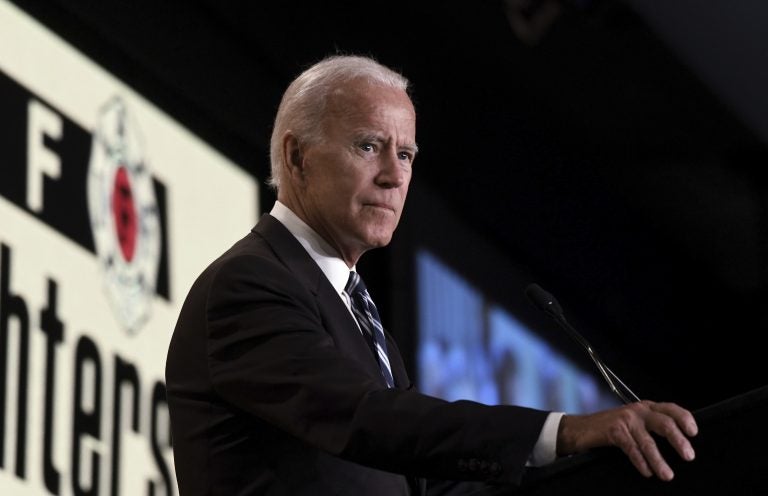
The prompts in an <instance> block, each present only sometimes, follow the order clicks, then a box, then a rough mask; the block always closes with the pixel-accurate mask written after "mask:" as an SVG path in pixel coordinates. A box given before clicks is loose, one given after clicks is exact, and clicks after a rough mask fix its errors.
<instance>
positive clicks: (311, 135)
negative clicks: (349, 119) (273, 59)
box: [267, 55, 410, 189]
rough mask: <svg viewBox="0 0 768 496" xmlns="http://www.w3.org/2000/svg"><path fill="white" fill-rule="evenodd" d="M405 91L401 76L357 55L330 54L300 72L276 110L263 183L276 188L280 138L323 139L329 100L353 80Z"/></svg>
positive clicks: (279, 174)
mask: <svg viewBox="0 0 768 496" xmlns="http://www.w3.org/2000/svg"><path fill="white" fill-rule="evenodd" d="M360 78H362V79H365V80H367V81H368V82H369V83H371V84H374V85H377V86H384V87H390V88H395V89H400V90H403V91H408V89H409V86H410V82H409V81H408V79H406V78H405V77H404V76H403V75H401V74H399V73H397V72H395V71H394V70H392V69H390V68H388V67H386V66H383V65H381V64H380V63H378V62H377V61H376V60H374V59H372V58H370V57H365V56H359V55H333V56H330V57H327V58H325V59H323V60H321V61H320V62H318V63H316V64H314V65H312V66H311V67H310V68H309V69H307V70H305V71H304V72H302V73H301V74H300V75H299V76H298V77H297V78H296V79H294V80H293V82H292V83H291V84H290V86H288V89H286V90H285V93H284V94H283V98H282V100H281V101H280V107H279V108H278V109H277V115H276V116H275V123H274V126H273V128H272V138H271V141H270V163H271V167H272V174H271V177H270V178H269V180H268V181H267V184H269V185H270V186H272V187H273V188H275V189H278V188H279V187H280V182H281V180H282V176H283V170H284V167H285V162H284V158H283V151H282V140H283V136H284V135H285V133H286V132H287V131H291V132H292V133H293V135H294V136H296V138H297V139H298V140H299V142H300V143H317V142H318V141H320V140H321V139H322V137H323V134H322V133H323V129H322V124H323V119H324V118H325V114H326V110H327V105H328V100H329V97H330V96H331V95H332V94H333V93H334V92H336V91H338V89H339V87H340V86H342V85H344V84H345V83H348V82H349V81H352V80H354V79H360Z"/></svg>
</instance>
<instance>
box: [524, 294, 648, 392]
mask: <svg viewBox="0 0 768 496" xmlns="http://www.w3.org/2000/svg"><path fill="white" fill-rule="evenodd" d="M525 296H527V297H528V300H529V301H530V302H531V303H533V305H534V306H535V307H536V308H538V309H539V310H541V311H543V312H544V313H546V314H547V315H549V316H550V317H551V318H552V319H553V320H554V321H555V322H557V323H558V324H559V325H560V327H562V328H563V329H564V330H565V332H566V333H568V335H569V336H570V337H571V338H572V339H573V340H574V341H576V342H577V343H579V345H580V346H581V347H582V348H584V349H585V350H586V351H587V353H588V354H589V357H590V358H591V359H592V361H593V362H594V363H595V365H596V366H597V370H599V371H600V374H601V375H602V376H603V378H604V379H605V381H606V382H607V383H608V386H610V388H611V391H613V392H614V394H616V396H618V397H619V399H621V401H622V402H624V403H625V404H627V403H633V402H635V401H640V398H638V396H637V395H636V394H635V393H633V392H632V390H631V389H629V387H628V386H627V385H626V384H624V382H623V381H622V380H621V379H619V377H618V376H617V375H616V374H614V373H613V371H612V370H611V369H610V368H608V366H607V365H606V364H605V362H603V361H602V360H601V359H600V356H599V355H598V354H597V352H596V351H595V350H594V348H592V345H591V344H589V341H587V340H586V339H584V336H582V335H581V334H580V333H579V332H578V331H577V330H576V329H574V327H573V326H572V325H571V324H570V323H569V322H568V321H567V320H566V318H565V315H564V313H563V308H562V307H561V306H560V303H558V302H557V300H556V299H555V297H554V296H552V294H551V293H548V292H547V291H545V290H544V289H543V288H542V287H541V286H539V285H538V284H536V283H533V284H530V285H528V287H527V288H526V289H525ZM619 386H620V387H619Z"/></svg>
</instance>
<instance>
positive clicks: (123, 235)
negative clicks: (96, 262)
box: [112, 166, 138, 262]
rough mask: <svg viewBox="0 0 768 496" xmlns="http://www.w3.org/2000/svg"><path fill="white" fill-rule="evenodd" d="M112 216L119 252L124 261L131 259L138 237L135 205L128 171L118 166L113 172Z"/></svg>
mask: <svg viewBox="0 0 768 496" xmlns="http://www.w3.org/2000/svg"><path fill="white" fill-rule="evenodd" d="M112 216H113V219H114V221H115V230H116V231H117V233H116V234H117V239H118V241H119V242H120V252H121V253H122V255H123V258H124V259H125V261H126V262H130V261H131V260H133V255H134V252H135V251H136V238H137V237H138V236H137V235H138V223H137V220H138V219H137V218H136V206H135V205H134V202H133V192H132V191H131V181H130V179H129V177H128V171H127V170H126V168H125V167H124V166H120V167H119V168H118V169H117V173H116V174H115V184H114V189H113V190H112Z"/></svg>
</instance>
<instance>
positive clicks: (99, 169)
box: [88, 98, 161, 333]
mask: <svg viewBox="0 0 768 496" xmlns="http://www.w3.org/2000/svg"><path fill="white" fill-rule="evenodd" d="M88 210H89V212H90V218H91V228H92V230H93V237H94V242H95V245H96V254H97V256H98V258H99V261H100V263H101V266H102V270H103V274H104V281H105V286H106V290H107V293H108V295H109V298H110V300H111V302H112V305H113V308H114V310H115V314H116V316H117V320H118V321H119V322H120V324H122V326H123V327H124V328H125V329H126V330H127V331H128V332H130V333H135V332H137V331H138V330H139V329H140V328H141V326H142V325H143V324H144V323H145V322H146V321H147V319H148V318H149V315H150V313H151V308H152V307H151V304H152V299H153V297H154V294H155V285H156V284H157V270H158V264H159V260H160V248H161V247H160V242H161V239H160V221H159V217H158V210H157V203H156V201H155V192H154V189H153V186H152V177H151V175H150V173H149V170H148V169H147V166H146V164H145V162H144V157H143V154H142V143H141V137H140V136H139V134H138V130H137V127H136V126H135V125H134V123H133V122H132V121H131V119H130V116H129V115H128V112H127V110H126V108H125V105H124V103H123V102H122V100H120V99H119V98H114V99H112V100H111V101H110V102H108V103H107V104H106V105H105V106H104V107H103V108H102V110H101V111H100V113H99V116H98V119H97V124H96V128H95V129H94V131H93V143H92V146H91V159H90V164H89V169H88Z"/></svg>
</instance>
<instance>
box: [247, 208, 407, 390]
mask: <svg viewBox="0 0 768 496" xmlns="http://www.w3.org/2000/svg"><path fill="white" fill-rule="evenodd" d="M252 231H253V232H254V233H256V234H258V235H260V236H261V237H262V238H264V239H265V240H266V241H267V243H269V245H270V246H271V247H272V249H273V251H274V252H275V254H276V256H277V258H278V259H280V261H281V262H282V263H283V264H284V265H285V266H286V267H288V269H289V270H290V271H291V272H292V273H293V274H294V275H295V276H296V279H297V280H298V281H299V282H300V283H301V284H302V285H303V286H304V287H306V288H307V289H308V290H309V291H310V292H311V293H312V294H314V295H315V297H316V299H317V306H318V308H319V311H320V315H321V318H322V320H323V326H324V328H325V329H326V330H327V331H328V333H329V334H330V335H331V337H332V338H333V340H334V342H335V343H336V346H337V347H338V348H339V349H340V350H341V351H343V352H344V353H345V354H346V355H348V356H350V357H352V358H354V359H355V360H356V361H357V362H359V363H360V364H361V365H362V366H363V367H364V368H365V369H366V371H367V372H368V373H369V374H370V375H371V376H372V377H375V378H376V380H377V381H379V382H381V384H382V385H383V386H386V382H385V381H384V378H383V377H382V376H381V371H380V370H379V364H378V362H377V361H376V357H375V356H374V355H373V353H372V352H371V349H370V348H369V347H368V344H367V343H366V342H365V338H364V337H363V335H362V334H361V333H360V329H359V328H358V327H357V323H356V322H355V320H354V318H353V317H352V314H351V313H350V312H349V310H348V309H347V307H346V305H344V302H343V301H342V300H341V298H340V297H339V295H338V294H337V293H336V291H335V290H334V289H333V286H331V283H330V282H329V281H328V278H327V277H325V274H323V271H322V270H320V267H319V266H318V265H317V264H316V263H315V261H314V260H312V257H311V256H309V254H308V253H307V251H306V250H305V249H304V247H303V246H301V243H299V242H298V240H296V238H295V237H294V236H293V235H292V234H291V232H290V231H288V229H286V227H285V226H283V224H281V223H280V221H278V220H277V219H275V218H274V217H272V216H271V215H269V214H265V215H263V216H262V217H261V219H260V220H259V223H258V224H257V225H256V227H254V228H253V230H252ZM390 342H391V340H390V339H387V344H388V345H389V343H390ZM392 349H393V351H394V353H395V354H396V355H397V358H396V360H394V361H395V362H397V364H398V365H397V367H396V368H397V374H395V366H394V365H393V370H392V373H393V375H394V377H395V381H396V384H398V385H401V384H404V385H407V384H408V383H407V378H406V382H403V376H404V370H403V368H402V360H401V358H400V356H399V353H397V351H396V350H397V347H396V346H394V345H392ZM391 361H393V357H392V356H390V362H391Z"/></svg>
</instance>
